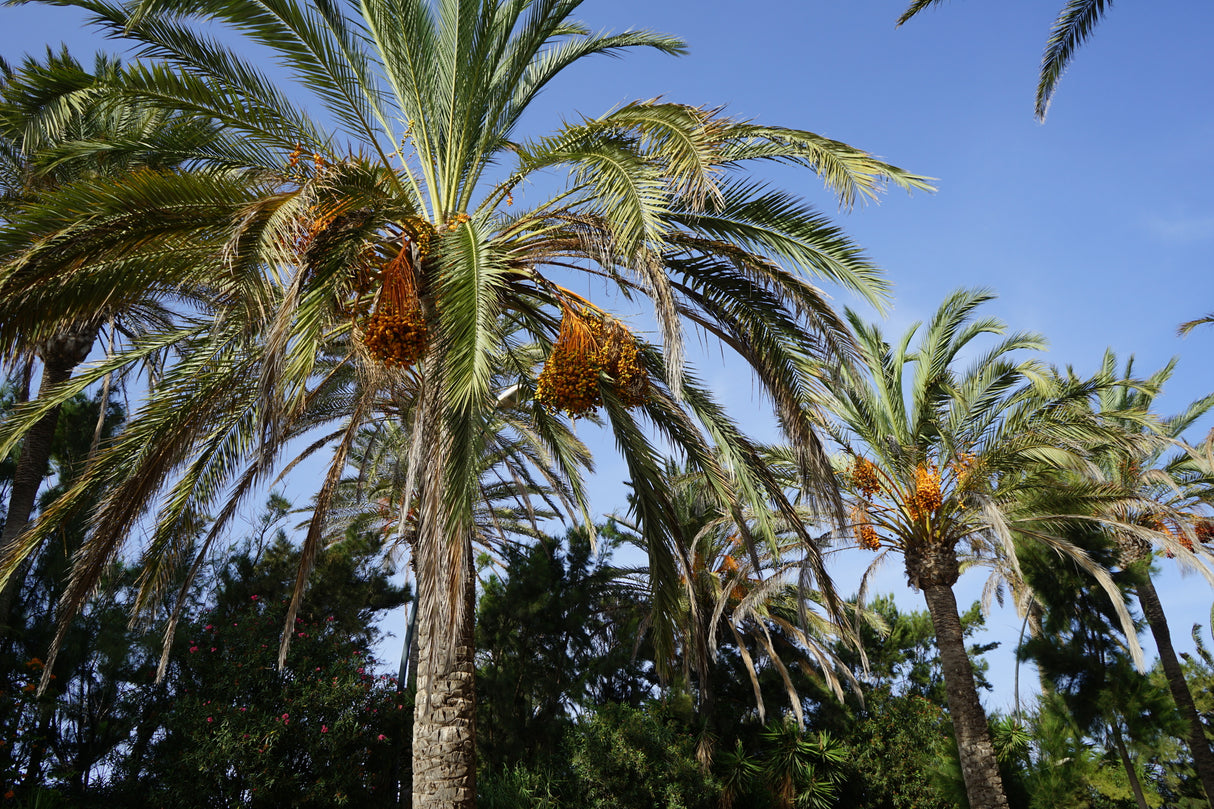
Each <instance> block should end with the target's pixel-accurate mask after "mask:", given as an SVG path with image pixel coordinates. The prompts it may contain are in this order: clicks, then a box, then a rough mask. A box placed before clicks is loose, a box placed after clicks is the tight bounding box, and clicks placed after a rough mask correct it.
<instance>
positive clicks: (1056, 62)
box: [898, 0, 1113, 121]
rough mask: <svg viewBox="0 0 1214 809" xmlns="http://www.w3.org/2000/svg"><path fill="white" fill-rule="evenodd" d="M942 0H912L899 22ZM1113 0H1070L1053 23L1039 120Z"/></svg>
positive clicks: (1041, 83) (1039, 90)
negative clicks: (1077, 52) (1068, 69)
mask: <svg viewBox="0 0 1214 809" xmlns="http://www.w3.org/2000/svg"><path fill="white" fill-rule="evenodd" d="M941 1H942V0H912V2H911V4H910V5H909V6H908V7H907V9H906V11H904V12H902V16H901V17H899V18H898V25H902V23H904V22H906V21H907V20H909V19H910V18H911V17H914V16H915V15H916V14H918V13H919V12H920V11H923V10H924V9H925V8H928V7H929V6H935V5H939V4H940V3H941ZM1111 5H1113V0H1067V3H1066V5H1065V6H1063V7H1062V10H1061V11H1060V12H1058V17H1057V18H1056V19H1055V20H1054V24H1053V25H1052V26H1050V38H1049V39H1048V40H1047V41H1046V43H1045V53H1043V54H1042V56H1041V71H1040V75H1039V76H1038V78H1037V101H1036V107H1035V110H1034V111H1035V114H1036V115H1037V120H1038V121H1044V120H1045V115H1046V113H1047V112H1049V109H1050V101H1051V99H1053V97H1054V90H1056V89H1057V87H1058V82H1059V80H1060V79H1061V78H1062V74H1063V73H1064V72H1065V71H1066V69H1067V66H1068V65H1069V64H1070V63H1071V60H1072V59H1073V58H1074V57H1075V51H1077V50H1078V49H1079V46H1080V45H1082V44H1083V43H1084V42H1085V41H1087V38H1088V37H1089V36H1091V34H1092V29H1094V28H1095V27H1096V24H1097V23H1098V22H1100V20H1101V18H1102V17H1103V16H1104V13H1105V11H1106V10H1108V7H1109V6H1111Z"/></svg>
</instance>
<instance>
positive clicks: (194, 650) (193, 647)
mask: <svg viewBox="0 0 1214 809" xmlns="http://www.w3.org/2000/svg"><path fill="white" fill-rule="evenodd" d="M197 651H198V647H197V646H191V647H190V654H194V652H197Z"/></svg>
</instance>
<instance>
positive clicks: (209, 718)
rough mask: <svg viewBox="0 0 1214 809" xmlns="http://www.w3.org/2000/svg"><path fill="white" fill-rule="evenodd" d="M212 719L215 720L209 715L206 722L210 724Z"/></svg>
mask: <svg viewBox="0 0 1214 809" xmlns="http://www.w3.org/2000/svg"><path fill="white" fill-rule="evenodd" d="M214 721H215V720H214V719H212V718H211V717H209V716H208V717H207V724H210V723H211V722H214Z"/></svg>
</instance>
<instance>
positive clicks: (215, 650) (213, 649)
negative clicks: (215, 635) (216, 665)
mask: <svg viewBox="0 0 1214 809" xmlns="http://www.w3.org/2000/svg"><path fill="white" fill-rule="evenodd" d="M211 651H212V652H218V651H219V650H218V649H217V648H215V647H214V646H212V647H211Z"/></svg>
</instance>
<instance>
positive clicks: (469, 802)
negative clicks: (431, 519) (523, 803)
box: [413, 537, 476, 809]
mask: <svg viewBox="0 0 1214 809" xmlns="http://www.w3.org/2000/svg"><path fill="white" fill-rule="evenodd" d="M463 542H464V547H463V560H462V561H463V564H464V568H465V575H464V605H463V610H462V613H463V614H462V615H461V616H460V625H459V630H458V632H457V633H452V630H451V627H450V626H447V625H445V624H444V623H443V622H442V620H441V618H440V616H441V615H442V614H443V613H444V612H446V611H444V610H441V609H436V608H434V605H433V604H427V603H425V601H419V603H418V627H417V641H418V647H419V649H421V650H422V652H421V653H420V654H419V655H418V661H417V669H416V670H417V693H416V697H415V704H414V709H413V809H474V807H475V806H476V686H475V674H476V671H475V661H474V660H473V643H474V640H473V621H474V617H475V607H476V576H475V575H474V573H473V570H472V543H471V537H465V538H464V540H463ZM419 573H420V571H419ZM423 575H425V574H424V573H421V575H419V579H420V578H421V576H423ZM436 591H437V592H436ZM423 594H426V595H429V596H430V597H432V598H433V597H437V598H445V597H446V593H445V592H444V589H443V588H429V587H421V586H420V582H419V587H418V597H419V599H421V598H422V597H423ZM447 614H449V613H447ZM453 635H454V637H453ZM452 641H454V645H455V648H454V649H451V648H449V646H450V644H451V643H452Z"/></svg>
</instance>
